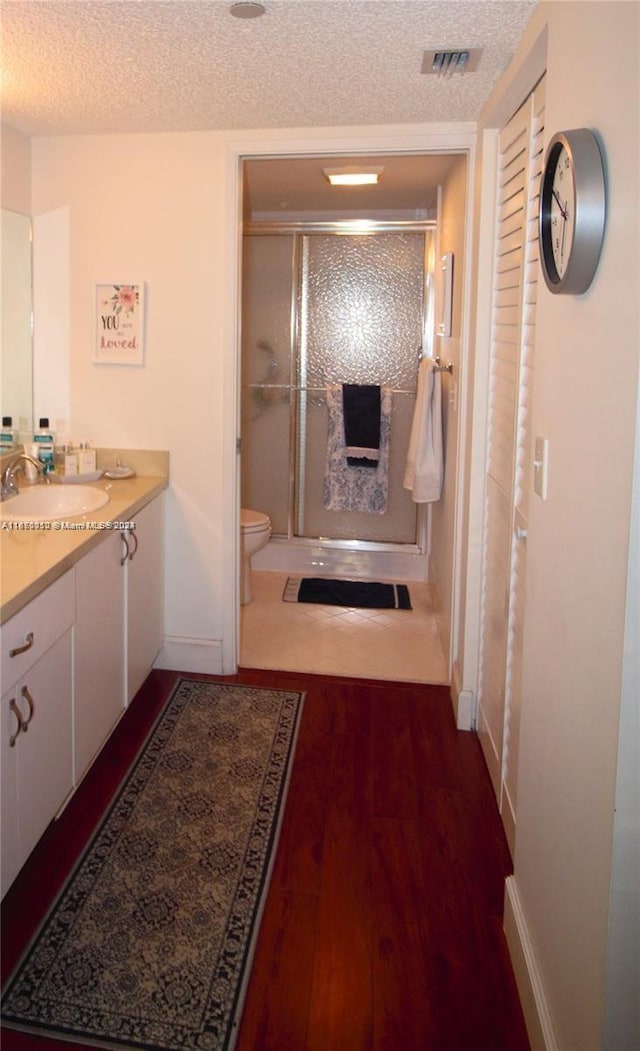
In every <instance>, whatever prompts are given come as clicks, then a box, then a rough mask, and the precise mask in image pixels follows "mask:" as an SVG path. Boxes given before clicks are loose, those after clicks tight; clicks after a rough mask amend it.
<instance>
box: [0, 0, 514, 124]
mask: <svg viewBox="0 0 640 1051" xmlns="http://www.w3.org/2000/svg"><path fill="white" fill-rule="evenodd" d="M263 2H264V5H265V8H266V13H265V15H264V16H263V17H262V18H258V19H255V20H246V19H238V18H232V17H231V16H230V14H229V6H230V5H229V3H228V2H227V0H206V2H205V0H151V2H149V0H117V2H109V0H100V2H94V0H46V2H43V0H1V2H0V13H1V17H2V119H3V121H5V122H6V123H8V124H10V125H12V126H13V127H14V128H15V129H17V130H18V131H20V132H22V133H23V134H25V135H64V134H84V133H109V132H114V133H120V132H139V131H197V130H207V129H226V128H275V127H281V128H290V127H306V126H320V127H322V126H332V125H349V124H359V125H369V124H398V123H413V122H419V123H422V122H434V121H472V120H475V118H476V117H477V115H478V112H479V110H480V108H481V106H482V103H483V102H484V100H485V98H486V97H487V95H488V94H489V93H490V91H491V88H492V86H493V84H494V82H495V80H496V78H497V77H498V76H499V74H500V73H501V72H502V71H503V69H504V68H505V67H506V65H507V63H508V61H509V59H510V57H511V55H512V53H513V51H514V50H515V48H516V46H517V44H518V41H519V39H520V37H521V35H522V32H523V30H524V28H525V26H526V24H527V22H528V20H529V18H530V17H531V13H532V10H533V8H534V6H535V0H526V2H519V0H263ZM434 47H435V48H466V47H469V48H475V47H481V48H483V49H484V51H483V55H482V57H481V60H480V65H479V68H478V71H477V72H475V73H467V74H465V75H464V76H454V77H441V78H440V77H437V76H425V75H424V74H422V73H421V72H420V70H421V63H422V53H423V51H425V50H428V49H430V48H434Z"/></svg>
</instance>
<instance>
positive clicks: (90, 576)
mask: <svg viewBox="0 0 640 1051" xmlns="http://www.w3.org/2000/svg"><path fill="white" fill-rule="evenodd" d="M125 554H126V548H125V545H124V542H123V540H122V537H121V536H120V534H119V533H113V534H110V535H109V536H108V537H106V538H105V539H104V540H101V542H100V543H99V544H98V545H97V547H95V548H93V550H92V551H90V552H89V554H88V555H85V557H84V558H82V559H80V561H79V562H78V563H77V564H76V567H75V571H76V626H75V656H74V683H75V691H74V755H75V783H76V784H78V782H79V781H80V779H81V778H82V776H83V774H84V773H85V772H86V770H87V768H88V766H89V765H90V763H91V761H92V760H93V759H94V757H95V756H96V754H97V752H98V751H99V750H100V748H101V747H102V745H103V743H104V741H105V740H106V738H107V737H108V735H109V733H110V732H111V730H112V729H113V727H114V725H115V723H116V722H117V721H118V719H119V717H120V715H121V714H122V712H123V710H124V703H125V690H124V623H125V610H124V581H125V571H124V568H123V565H122V564H121V563H122V559H123V557H124V556H125Z"/></svg>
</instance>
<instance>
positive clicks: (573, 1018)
mask: <svg viewBox="0 0 640 1051" xmlns="http://www.w3.org/2000/svg"><path fill="white" fill-rule="evenodd" d="M639 11H640V8H639V5H638V4H637V3H613V2H609V3H599V2H596V3H588V2H587V3H562V2H560V3H548V4H541V5H540V7H539V8H538V9H536V12H535V14H534V17H533V20H532V23H531V24H530V26H529V28H528V31H527V33H526V35H525V38H524V40H523V42H522V46H521V48H520V50H519V53H518V55H517V56H516V60H515V65H517V64H518V63H519V62H522V60H523V55H525V54H526V52H527V50H528V49H529V48H531V47H532V46H533V43H534V40H535V38H536V37H537V36H538V34H539V33H540V32H541V30H542V29H543V27H544V25H545V24H546V27H547V33H548V35H547V46H548V54H547V69H548V73H547V86H546V99H547V103H546V121H545V127H546V138H547V140H548V139H549V138H550V137H551V135H552V134H553V133H554V132H555V131H557V130H561V129H565V128H575V127H589V128H592V129H594V130H595V131H596V132H597V133H598V135H599V136H600V137H601V140H602V143H603V145H604V152H605V156H606V161H605V166H606V172H607V183H608V192H607V197H608V218H607V229H606V237H605V243H604V249H603V254H602V259H601V263H600V267H599V270H598V273H597V275H596V278H595V280H594V283H593V285H592V287H591V289H590V290H589V291H588V292H587V293H586V294H585V295H584V296H581V297H575V296H554V295H552V294H551V293H550V292H548V290H547V289H546V287H545V286H544V285H542V283H540V291H539V297H538V309H537V321H536V328H537V346H536V378H535V388H534V399H533V406H534V408H533V433H534V434H542V435H545V436H546V437H547V438H548V439H549V495H548V499H547V500H546V501H545V502H543V501H542V500H541V499H540V498H539V497H538V496H534V495H532V497H531V502H530V516H529V537H528V541H527V544H528V558H527V581H526V588H527V603H526V614H525V642H524V669H523V710H522V724H521V737H520V763H519V786H518V831H517V839H516V849H515V858H514V863H515V871H514V877H513V880H512V881H511V886H510V896H511V899H512V904H513V903H514V902H515V904H516V906H517V909H518V911H519V916H520V920H521V922H522V928H521V935H522V937H523V940H524V941H525V942H526V946H525V948H526V950H527V952H528V953H529V969H530V971H532V972H534V977H535V978H536V980H538V981H539V983H540V985H539V988H538V996H539V998H540V1000H541V1002H543V1006H544V1008H545V1009H546V1010H547V1011H548V1018H547V1023H548V1025H547V1033H546V1038H547V1044H548V1046H554V1044H553V1041H554V1040H555V1046H557V1048H559V1049H560V1051H591V1049H596V1048H599V1047H601V1042H602V1029H603V1017H604V1010H605V991H606V974H605V971H606V966H607V952H608V951H609V953H610V954H611V952H613V954H614V956H615V955H616V946H615V945H612V943H611V941H610V940H609V930H608V923H609V902H610V887H611V858H612V842H613V832H614V829H613V822H614V793H615V788H616V775H617V755H618V726H619V715H620V705H621V697H622V673H623V648H624V640H625V608H626V592H627V586H628V565H629V562H628V560H629V531H630V512H631V495H632V471H633V452H634V435H635V432H636V426H637V421H636V404H637V392H638V359H639V354H638V347H639V335H640V330H639V316H638V279H639V276H640V272H639V264H638V231H639V229H640V216H639V214H638V181H637V180H638V129H639V123H638V98H639V83H640V82H639V75H638V41H639V35H638V18H639ZM603 55H608V56H615V61H614V62H605V63H603V62H602V56H603ZM510 78H511V79H512V78H513V72H512V71H510V72H509V73H508V74H507V75H506V76H505V78H504V80H503V81H502V82H501V84H499V86H498V88H497V90H496V92H495V93H494V97H493V98H492V99H491V100H490V102H489V104H488V106H487V107H486V109H485V111H484V115H483V120H484V121H486V120H487V119H488V117H487V116H486V115H487V114H489V113H491V112H495V111H496V109H497V108H499V101H500V97H501V93H502V94H504V93H505V92H506V91H507V85H508V82H509V80H510ZM636 628H637V625H636ZM635 686H636V690H638V689H640V684H638V682H637V673H636V683H635ZM637 696H638V694H637V692H636V699H637ZM635 756H636V758H637V742H636V743H635ZM627 856H628V857H629V855H627ZM625 875H626V877H627V878H633V873H632V872H630V871H627V872H626V873H625ZM530 977H531V975H530ZM634 992H635V996H637V995H638V991H637V990H635V991H634ZM627 1040H628V1043H624V1044H622V1043H620V1044H618V1045H616V1048H617V1051H623V1048H624V1049H625V1051H626V1048H631V1047H632V1046H633V1047H636V1046H638V1045H637V1043H636V1040H635V1038H632V1037H631V1034H630V1033H629V1034H628V1035H627Z"/></svg>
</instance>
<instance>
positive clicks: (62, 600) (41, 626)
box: [0, 569, 75, 694]
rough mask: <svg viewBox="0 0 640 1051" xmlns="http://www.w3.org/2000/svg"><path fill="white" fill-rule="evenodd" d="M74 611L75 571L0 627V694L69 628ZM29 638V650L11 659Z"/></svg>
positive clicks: (65, 575) (70, 571) (50, 587)
mask: <svg viewBox="0 0 640 1051" xmlns="http://www.w3.org/2000/svg"><path fill="white" fill-rule="evenodd" d="M74 609H75V600H74V571H73V570H72V569H70V570H69V572H68V573H65V574H64V576H62V577H60V579H59V580H56V581H55V583H54V584H51V585H50V586H49V587H48V588H47V589H46V590H45V591H43V592H42V594H40V595H38V596H37V598H34V599H33V601H32V602H30V603H29V605H28V606H25V607H24V609H21V610H20V612H19V613H16V615H15V617H12V618H11V620H8V621H7V623H6V624H3V625H2V631H1V635H2V647H1V648H2V690H1V691H0V692H2V694H4V693H5V692H6V691H7V690H9V689H10V688H11V687H12V686H13V684H14V683H15V682H17V680H18V679H20V678H21V677H22V676H23V675H24V674H25V673H26V672H27V671H28V669H29V668H30V667H31V666H32V665H33V664H35V662H36V661H37V660H39V659H40V657H41V656H42V654H43V653H46V652H47V650H48V649H49V648H50V647H51V646H52V645H53V643H54V642H55V641H56V640H57V639H59V638H60V637H61V635H64V633H65V631H67V630H68V629H69V628H70V627H71V625H72V624H73V621H74ZM30 634H31V635H33V641H32V642H31V644H30V645H29V646H28V648H27V649H25V650H24V651H23V652H22V653H18V654H16V655H14V656H13V657H11V656H10V653H11V650H14V649H20V648H21V647H23V646H26V645H27V641H28V636H29V635H30Z"/></svg>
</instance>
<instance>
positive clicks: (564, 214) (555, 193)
mask: <svg viewBox="0 0 640 1051" xmlns="http://www.w3.org/2000/svg"><path fill="white" fill-rule="evenodd" d="M551 192H552V194H553V196H554V197H555V199H556V201H557V202H558V208H559V209H560V215H561V216H562V218H563V219H564V221H565V222H566V221H567V219H568V217H569V216H568V212H567V210H566V208H564V207H563V205H562V201H561V200H560V194H559V193H558V191H557V190H552V191H551Z"/></svg>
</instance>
